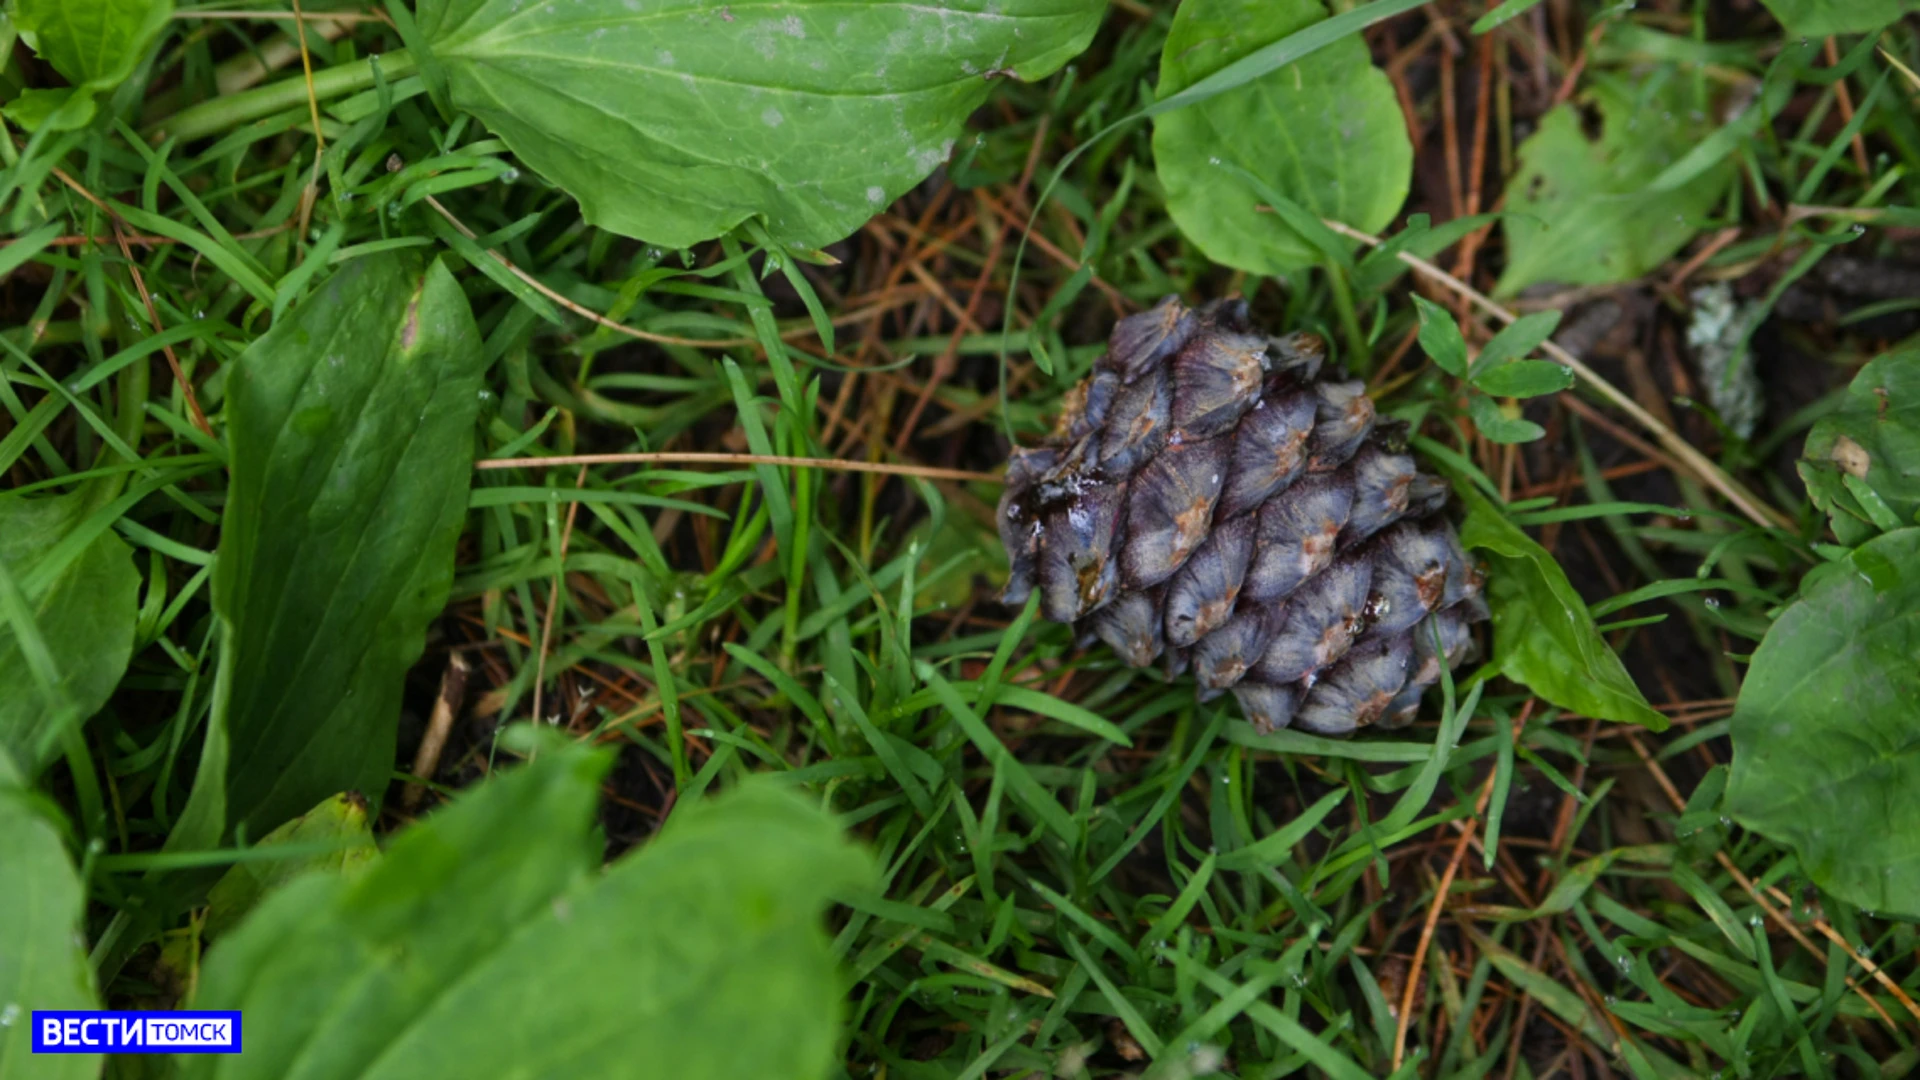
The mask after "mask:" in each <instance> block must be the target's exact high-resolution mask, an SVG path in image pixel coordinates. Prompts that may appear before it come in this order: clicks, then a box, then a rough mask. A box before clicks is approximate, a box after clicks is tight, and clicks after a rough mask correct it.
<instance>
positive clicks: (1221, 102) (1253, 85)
mask: <svg viewBox="0 0 1920 1080" xmlns="http://www.w3.org/2000/svg"><path fill="white" fill-rule="evenodd" d="M1326 14H1327V12H1326V8H1325V7H1324V6H1323V5H1322V4H1321V3H1320V0H1185V2H1184V3H1182V4H1181V5H1180V9H1179V11H1177V12H1176V13H1175V14H1174V17H1173V27H1172V29H1171V30H1169V31H1168V34H1167V43H1166V46H1165V47H1164V49H1163V50H1162V51H1161V54H1160V86H1159V90H1158V93H1159V96H1160V97H1161V99H1163V100H1164V99H1166V98H1168V97H1171V96H1172V95H1174V94H1177V93H1179V92H1180V91H1182V90H1184V89H1186V88H1187V87H1189V86H1192V85H1193V84H1195V83H1197V82H1199V81H1200V80H1202V79H1204V78H1206V77H1207V76H1209V75H1211V74H1213V73H1215V72H1217V71H1219V70H1221V69H1222V68H1225V67H1227V66H1228V65H1229V64H1232V63H1233V62H1234V61H1236V60H1239V59H1241V58H1243V57H1245V56H1247V55H1249V54H1251V53H1253V52H1255V51H1257V50H1259V49H1260V48H1262V47H1264V46H1266V45H1268V44H1270V43H1271V42H1275V41H1278V40H1280V39H1281V38H1284V37H1286V36H1288V35H1290V34H1292V33H1294V32H1296V31H1298V30H1300V29H1302V28H1304V27H1308V26H1311V25H1313V24H1315V23H1318V22H1320V21H1322V20H1324V19H1325V18H1326ZM1153 158H1154V168H1155V170H1156V171H1157V172H1158V173H1159V176H1160V182H1161V184H1162V185H1164V186H1165V188H1166V198H1167V210H1168V212H1169V213H1170V214H1171V215H1172V216H1173V220H1174V221H1175V223H1177V224H1178V225H1179V226H1180V231H1181V232H1182V233H1184V234H1186V236H1187V238H1188V239H1189V240H1192V241H1193V242H1194V243H1195V244H1197V245H1199V247H1200V249H1201V250H1202V251H1204V252H1206V254H1207V257H1208V258H1210V259H1212V260H1213V261H1215V262H1218V263H1225V264H1226V265H1228V266H1234V267H1238V268H1240V269H1243V270H1247V271H1250V272H1253V273H1260V274H1279V273H1285V272H1287V271H1290V270H1297V269H1300V268H1301V267H1304V266H1310V265H1317V264H1319V263H1320V262H1321V261H1322V259H1323V258H1324V256H1323V255H1322V254H1321V252H1320V250H1319V249H1318V248H1317V247H1316V246H1315V245H1314V244H1313V243H1312V242H1311V241H1310V240H1309V239H1307V238H1306V237H1303V236H1302V235H1301V234H1300V233H1299V232H1297V231H1296V230H1294V229H1292V228H1290V227H1289V226H1288V225H1287V224H1286V223H1285V222H1284V220H1283V218H1282V215H1281V214H1279V213H1275V212H1272V209H1271V207H1269V209H1268V210H1267V211H1264V212H1263V211H1262V209H1261V207H1262V206H1263V205H1267V204H1269V202H1270V200H1269V198H1268V197H1267V196H1265V195H1262V194H1261V193H1260V188H1261V187H1265V188H1267V189H1268V190H1271V191H1274V192H1277V193H1278V194H1280V195H1281V196H1283V197H1284V198H1286V199H1289V200H1291V201H1292V202H1294V203H1295V204H1297V205H1299V206H1301V207H1303V208H1305V209H1306V210H1307V211H1308V212H1310V213H1311V214H1313V215H1317V216H1319V217H1325V218H1333V219H1335V220H1338V221H1343V222H1346V223H1347V224H1349V225H1352V226H1354V227H1356V228H1360V229H1364V230H1366V231H1368V232H1374V231H1377V230H1379V229H1381V228H1383V227H1385V226H1386V225H1387V223H1388V222H1390V221H1391V220H1392V219H1393V216H1394V214H1396V213H1398V212H1399V210H1400V205H1401V203H1403V202H1405V201H1406V197H1407V185H1408V184H1409V182H1410V181H1411V179H1412V170H1413V144H1412V143H1411V142H1410V141H1409V140H1408V138H1407V125H1406V120H1405V118H1404V117H1403V116H1402V115H1401V112H1400V106H1399V103H1398V102H1397V101H1396V100H1395V98H1394V94H1393V87H1392V84H1391V83H1389V82H1388V80H1387V77H1386V75H1385V74H1384V73H1382V72H1381V71H1380V70H1379V69H1378V68H1375V67H1374V66H1373V62H1372V59H1371V58H1370V57H1369V56H1368V55H1367V47H1366V45H1365V44H1364V43H1363V42H1362V41H1361V39H1360V38H1359V37H1358V36H1357V35H1349V36H1347V37H1344V38H1342V39H1340V40H1339V41H1336V42H1333V43H1332V44H1329V45H1327V46H1325V47H1324V48H1321V49H1319V50H1317V51H1315V52H1313V53H1311V54H1309V55H1308V56H1306V57H1304V58H1302V59H1300V60H1298V61H1296V62H1294V63H1292V64H1289V65H1287V66H1286V67H1283V68H1279V69H1277V70H1275V71H1271V72H1268V73H1267V74H1265V75H1262V76H1260V77H1259V78H1256V79H1253V80H1251V81H1249V82H1246V83H1244V84H1242V85H1241V86H1239V87H1236V88H1234V89H1232V90H1227V91H1225V92H1223V93H1220V94H1218V95H1215V96H1214V97H1211V98H1207V99H1206V100H1203V101H1200V102H1197V103H1195V104H1192V105H1188V106H1187V107H1185V108H1183V109H1179V110H1177V111H1174V112H1170V113H1166V114H1164V115H1161V116H1158V117H1156V118H1155V119H1154V122H1153ZM1227 166H1231V167H1227ZM1246 174H1251V176H1252V177H1254V178H1257V180H1258V181H1261V182H1262V183H1253V182H1250V181H1249V180H1248V179H1247V178H1246Z"/></svg>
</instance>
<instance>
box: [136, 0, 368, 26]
mask: <svg viewBox="0 0 1920 1080" xmlns="http://www.w3.org/2000/svg"><path fill="white" fill-rule="evenodd" d="M173 17H174V18H176V19H234V20H247V19H274V20H281V21H287V22H300V23H310V22H337V23H366V22H377V23H389V24H391V23H392V21H393V20H391V19H389V18H387V16H386V13H385V12H378V13H371V14H370V13H367V12H362V11H315V12H312V13H303V12H301V11H300V6H299V4H298V3H296V4H295V5H294V10H292V11H176V12H174V13H173Z"/></svg>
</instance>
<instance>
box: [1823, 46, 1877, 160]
mask: <svg viewBox="0 0 1920 1080" xmlns="http://www.w3.org/2000/svg"><path fill="white" fill-rule="evenodd" d="M1824 51H1825V53H1826V58H1827V66H1828V67H1839V66H1840V47H1839V46H1838V45H1836V44H1834V40H1833V39H1832V38H1831V37H1829V38H1828V39H1827V41H1826V45H1825V49H1824ZM1833 101H1834V104H1836V105H1838V106H1840V122H1841V123H1843V124H1851V123H1853V92H1852V91H1850V90H1848V89H1847V80H1845V79H1835V80H1834V81H1833ZM1853 163H1854V165H1856V166H1857V167H1858V168H1859V169H1860V175H1861V176H1862V177H1863V178H1864V177H1871V176H1872V175H1873V167H1872V166H1871V165H1869V164H1867V140H1866V139H1865V138H1863V137H1862V136H1861V134H1860V133H1859V132H1857V131H1856V132H1854V133H1853Z"/></svg>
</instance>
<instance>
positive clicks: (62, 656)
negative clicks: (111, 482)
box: [0, 488, 140, 776]
mask: <svg viewBox="0 0 1920 1080" xmlns="http://www.w3.org/2000/svg"><path fill="white" fill-rule="evenodd" d="M88 500H89V495H88V494H87V491H86V489H84V488H83V489H82V490H80V491H77V492H74V493H73V494H70V495H59V496H53V497H49V498H25V497H21V496H17V495H0V572H4V573H5V574H6V575H8V576H9V577H10V578H12V580H13V581H14V582H16V583H18V584H19V585H20V587H21V588H22V589H24V590H26V592H25V594H24V595H23V596H22V599H23V600H24V601H25V603H26V609H27V610H26V614H27V615H28V616H29V617H30V618H31V619H32V622H33V626H32V628H31V630H30V631H29V633H30V634H31V635H32V637H33V638H37V640H25V641H23V639H22V636H21V633H20V630H19V628H18V627H17V626H16V625H14V624H13V622H12V620H10V619H7V618H6V617H5V616H4V615H3V614H0V685H4V686H6V687H7V689H6V690H5V691H4V692H0V751H4V752H6V753H9V754H11V755H12V756H13V759H14V761H15V762H17V763H18V764H19V765H20V766H21V768H23V769H24V770H25V771H26V772H27V774H28V775H29V776H32V775H36V774H38V773H39V771H40V770H41V769H42V768H44V767H45V766H46V764H47V762H48V761H49V760H50V759H51V757H53V756H54V755H56V754H57V753H58V752H59V742H58V739H57V737H56V729H57V728H58V727H59V725H61V724H62V723H79V722H81V721H83V720H85V719H86V718H87V717H89V716H92V715H93V714H94V713H95V712H98V711H99V709H100V706H102V705H104V704H106V701H107V698H108V697H109V696H111V695H112V693H113V690H114V687H115V686H117V685H119V683H120V676H121V675H122V674H124V673H125V672H126V670H127V661H128V660H129V659H131V658H132V656H133V632H134V624H135V622H137V621H138V619H139V616H140V604H139V592H140V572H139V571H138V570H136V569H135V568H134V565H133V551H132V549H131V548H129V547H127V545H126V543H125V542H124V541H122V540H121V539H120V538H119V537H118V536H115V535H114V534H113V533H112V531H110V530H106V529H99V531H98V535H96V536H95V537H94V538H93V540H92V541H91V542H88V543H87V544H86V546H85V547H84V548H82V549H81V550H80V553H79V554H78V555H76V556H74V557H72V558H70V559H65V565H64V566H58V567H55V566H49V565H46V559H47V558H55V559H61V558H64V556H63V555H61V554H60V553H58V552H55V551H53V549H54V547H55V545H56V544H58V543H59V542H60V541H61V540H63V539H66V538H67V537H69V536H71V535H73V534H74V533H75V531H76V530H78V529H82V528H85V527H88V524H89V522H88V517H89V514H90V512H91V509H92V508H91V507H90V506H89V502H88ZM99 524H100V523H99V522H93V523H92V527H94V528H98V527H99ZM49 571H53V573H52V574H51V578H50V580H48V579H49ZM42 581H45V582H46V583H45V584H39V583H40V582H42ZM23 646H24V648H23ZM39 650H44V653H43V654H42V655H43V656H44V660H45V662H47V663H50V664H51V667H52V672H51V674H52V677H53V678H52V683H51V685H46V684H43V683H42V682H41V680H40V679H38V678H36V677H35V675H34V672H33V671H32V665H33V664H34V661H35V657H34V655H33V653H34V652H37V651H39ZM49 691H51V692H49Z"/></svg>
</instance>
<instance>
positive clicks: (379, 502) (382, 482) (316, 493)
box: [176, 252, 484, 846]
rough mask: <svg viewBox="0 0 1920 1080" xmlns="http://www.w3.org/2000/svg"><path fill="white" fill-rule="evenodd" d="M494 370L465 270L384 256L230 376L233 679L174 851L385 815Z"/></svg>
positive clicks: (228, 651)
mask: <svg viewBox="0 0 1920 1080" xmlns="http://www.w3.org/2000/svg"><path fill="white" fill-rule="evenodd" d="M482 357H483V353H482V350H481V347H480V337H479V333H478V332H477V331H476V330H475V329H474V325H473V315H472V313H471V312H470V311H469V310H468V307H467V299H466V296H465V294H464V293H462V292H461V291H460V286H459V284H458V283H457V282H455V281H454V279H453V275H452V274H450V273H448V271H447V269H446V268H445V267H444V266H442V265H441V264H440V263H438V262H435V263H434V264H433V265H432V266H431V267H428V268H425V269H422V268H421V266H420V264H419V263H418V262H417V261H415V260H413V259H411V258H409V257H408V255H407V253H405V252H388V253H384V254H379V255H372V256H368V257H366V258H362V259H355V260H353V261H351V262H348V263H346V264H345V265H344V266H343V267H342V268H341V269H340V271H339V272H338V273H337V274H335V275H334V276H333V278H331V279H330V280H329V281H327V282H326V284H324V285H322V286H321V287H320V288H319V289H318V290H316V291H315V292H314V293H313V295H312V296H310V297H309V298H308V299H307V300H306V301H305V302H304V303H302V304H301V305H299V306H298V307H296V308H294V309H293V311H292V312H290V313H289V314H288V315H287V316H286V317H285V318H284V319H282V320H281V321H279V322H276V323H275V324H274V326H273V329H272V330H270V331H268V332H267V333H266V334H265V335H264V336H262V337H260V338H259V339H258V340H256V341H255V342H254V343H253V344H252V345H251V346H249V347H248V349H247V350H246V352H244V353H242V354H241V355H240V358H239V359H238V360H237V361H235V362H234V364H233V366H232V368H231V374H229V376H228V383H227V387H228V389H227V395H228V400H227V409H228V423H229V427H228V431H229V444H230V446H231V448H232V465H231V476H232V482H231V486H230V487H229V488H228V495H227V511H226V517H225V519H224V520H223V522H222V525H221V535H220V551H219V559H218V561H217V562H216V563H215V569H214V576H213V604H214V610H215V612H216V613H217V614H218V615H219V616H220V619H221V622H222V635H221V660H220V665H221V668H220V680H221V683H220V688H219V690H218V691H217V692H216V696H215V700H214V713H213V718H212V722H211V723H210V725H209V730H208V734H207V750H206V753H205V755H204V758H203V761H202V764H201V772H200V774H199V775H197V776H196V777H195V780H194V791H193V795H192V797H191V799H190V801H189V805H188V809H187V811H186V817H187V819H188V820H191V821H194V822H196V823H197V824H196V826H195V835H193V836H191V837H188V838H186V839H185V840H184V841H176V843H182V842H184V843H186V844H187V845H188V846H195V845H199V844H204V843H210V842H212V840H213V839H217V835H218V833H219V832H220V831H222V830H221V826H222V825H224V826H225V828H227V829H231V828H233V827H236V826H239V825H241V824H243V823H244V824H245V825H246V827H247V832H248V833H249V834H250V835H252V836H256V837H257V836H259V835H261V834H263V833H265V832H267V831H268V830H271V829H272V828H274V827H275V826H277V825H279V824H280V823H281V822H283V821H286V820H287V819H289V818H291V817H293V816H294V815H296V814H299V813H301V812H303V811H305V810H306V809H307V808H309V807H311V806H313V805H314V804H315V803H317V802H319V801H320V800H321V799H323V798H326V797H328V796H330V795H332V794H334V793H336V792H340V791H354V790H357V791H359V792H361V793H362V794H364V795H365V796H366V797H367V798H368V799H369V800H370V801H372V802H373V803H375V804H376V805H377V804H378V802H379V799H380V797H381V795H382V794H383V793H384V792H385V790H386V786H387V779H388V777H389V775H390V774H391V773H392V769H393V755H394V739H395V735H396V730H397V725H398V723H399V712H400V690H401V681H402V679H403V678H404V676H405V675H406V671H407V668H408V667H410V666H412V664H413V662H414V661H415V660H416V659H418V658H419V656H420V652H421V650H422V648H423V647H424V644H425V633H426V627H427V623H428V621H429V620H431V619H432V618H434V617H435V616H437V615H438V614H439V613H440V609H441V608H442V607H443V606H444V605H445V604H446V598H447V591H448V589H449V587H450V586H451V584H452V581H453V545H454V542H455V540H456V539H457V538H458V536H459V533H460V527H461V525H462V523H463V519H464V516H465V512H466V506H467V488H468V484H469V479H470V471H471V469H472V464H473V424H474V419H475V417H476V415H477V414H478V411H479V404H480V399H479V392H480V373H481V368H482V364H483V363H484V361H483V359H482ZM209 823H211V825H209ZM209 834H212V835H211V836H210V835H209Z"/></svg>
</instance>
